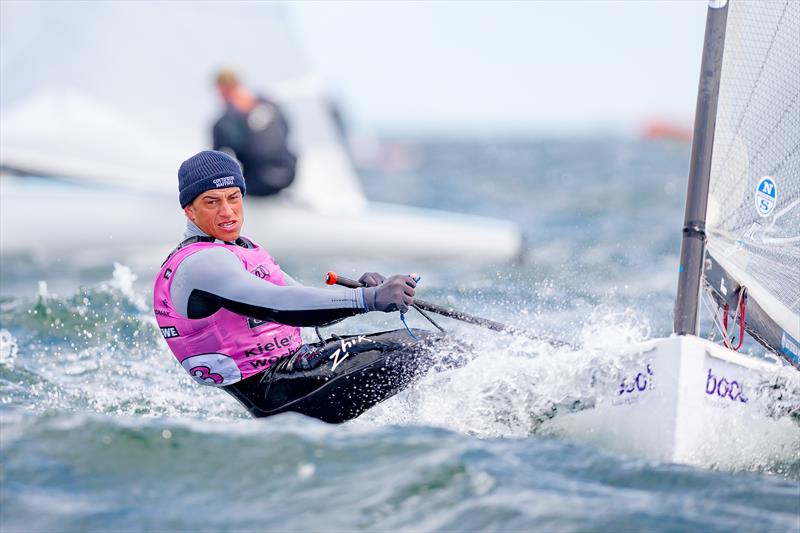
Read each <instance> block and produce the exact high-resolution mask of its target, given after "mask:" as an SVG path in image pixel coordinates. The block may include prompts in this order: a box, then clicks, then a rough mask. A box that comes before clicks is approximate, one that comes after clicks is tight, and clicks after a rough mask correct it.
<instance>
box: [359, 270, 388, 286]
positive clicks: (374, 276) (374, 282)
mask: <svg viewBox="0 0 800 533" xmlns="http://www.w3.org/2000/svg"><path fill="white" fill-rule="evenodd" d="M384 281H386V276H384V275H383V274H378V273H377V272H364V274H363V275H362V276H361V277H360V278H358V282H359V283H360V284H362V285H363V286H364V287H377V286H378V285H380V284H381V283H383V282H384Z"/></svg>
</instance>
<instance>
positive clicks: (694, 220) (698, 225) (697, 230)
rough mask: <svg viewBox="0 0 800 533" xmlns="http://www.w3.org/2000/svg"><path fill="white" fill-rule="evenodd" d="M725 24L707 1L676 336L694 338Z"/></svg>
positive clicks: (713, 1)
mask: <svg viewBox="0 0 800 533" xmlns="http://www.w3.org/2000/svg"><path fill="white" fill-rule="evenodd" d="M727 19H728V2H727V0H710V1H709V3H708V15H707V17H706V34H705V41H704V43H703V59H702V63H701V66H700V84H699V87H698V89H697V107H696V109H695V117H694V134H693V136H692V156H691V163H690V166H689V186H688V188H687V191H686V209H685V211H684V218H683V239H682V241H681V259H680V266H679V268H678V273H679V274H678V293H677V296H676V298H675V322H674V325H673V329H674V331H675V333H677V334H678V335H695V334H696V333H697V321H698V312H697V310H698V301H699V299H700V280H701V278H702V275H703V254H704V251H705V242H706V206H707V205H708V182H709V178H710V176H711V151H712V148H713V146H714V126H715V124H716V119H717V100H718V96H719V82H720V77H721V73H722V52H723V48H724V45H725V23H726V21H727Z"/></svg>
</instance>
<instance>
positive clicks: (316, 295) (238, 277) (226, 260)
mask: <svg viewBox="0 0 800 533" xmlns="http://www.w3.org/2000/svg"><path fill="white" fill-rule="evenodd" d="M170 292H171V296H172V301H173V305H174V306H175V310H176V311H178V313H180V314H182V315H183V316H186V317H188V318H205V317H207V316H210V315H212V314H214V313H216V312H217V311H218V310H219V309H221V308H225V309H228V310H229V311H232V312H234V313H237V314H240V315H244V316H248V317H252V318H256V319H259V320H266V321H269V322H277V323H280V324H286V325H289V326H300V327H303V326H321V325H325V324H329V323H331V322H334V321H337V320H340V319H342V318H346V317H349V316H353V315H357V314H360V313H363V312H365V308H364V299H363V292H362V290H361V289H344V288H330V289H316V288H310V287H303V286H279V285H275V284H273V283H269V282H267V281H264V280H262V279H260V278H258V277H256V276H255V275H253V274H251V273H249V272H247V271H246V270H245V268H244V265H243V264H242V262H241V261H240V260H239V258H238V257H236V255H234V254H233V253H232V252H231V251H230V250H226V249H225V248H208V249H205V250H201V251H199V252H197V253H194V254H192V255H190V256H188V257H187V258H186V259H184V260H183V261H182V262H181V264H180V266H179V267H178V268H177V269H176V271H175V272H174V273H173V280H172V286H171V289H170Z"/></svg>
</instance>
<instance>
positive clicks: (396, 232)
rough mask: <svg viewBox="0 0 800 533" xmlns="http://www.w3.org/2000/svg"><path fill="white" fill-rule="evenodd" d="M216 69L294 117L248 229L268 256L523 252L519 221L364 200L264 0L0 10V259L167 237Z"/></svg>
mask: <svg viewBox="0 0 800 533" xmlns="http://www.w3.org/2000/svg"><path fill="white" fill-rule="evenodd" d="M221 67H228V68H232V69H234V70H236V71H237V72H238V73H239V75H240V76H241V78H242V82H243V83H244V84H245V85H247V86H248V87H249V88H251V89H252V90H253V91H254V92H256V93H261V94H263V95H265V96H267V97H271V98H273V99H275V100H277V101H278V102H279V104H280V105H281V107H282V108H283V109H284V111H285V112H286V115H287V118H288V120H289V124H290V137H289V141H290V145H291V146H292V148H293V150H294V151H295V153H297V155H298V165H297V176H296V178H295V181H294V183H293V184H292V186H291V187H289V188H288V189H286V190H285V191H282V192H281V193H280V194H279V195H277V196H275V197H272V198H266V199H264V198H251V199H249V200H248V208H247V217H246V221H245V226H244V228H243V231H244V232H245V234H246V235H248V236H249V237H251V238H253V239H255V240H256V241H260V242H263V243H264V244H265V245H267V246H268V247H269V249H270V251H271V252H272V253H273V254H276V255H278V256H285V255H289V254H298V253H299V254H303V255H304V256H308V255H310V254H327V255H330V254H334V255H335V254H347V255H349V256H352V255H360V256H362V257H364V256H375V255H377V254H380V255H382V256H383V257H384V258H387V257H394V258H395V259H398V260H405V261H410V260H419V259H427V260H443V259H453V258H459V259H468V260H471V261H476V262H493V261H505V260H509V259H513V258H515V257H518V256H519V254H520V252H521V248H522V236H521V232H520V230H519V227H518V226H517V225H516V224H513V223H510V222H506V221H500V220H494V219H489V218H485V217H473V216H467V215H457V214H453V213H444V212H441V211H433V210H424V209H416V208H412V207H402V206H389V205H379V204H375V203H371V202H367V200H366V197H365V195H364V193H363V191H362V188H361V184H360V183H359V180H358V178H357V176H356V174H355V171H354V169H353V167H352V164H351V162H350V159H349V157H348V154H347V152H346V149H345V147H344V146H343V143H342V139H341V137H340V134H339V132H338V130H337V129H336V125H335V124H334V122H333V120H332V117H331V113H330V109H329V106H328V104H327V102H326V99H325V98H324V94H323V91H322V88H321V85H320V83H319V82H318V81H317V80H316V79H315V78H314V76H313V75H312V74H311V73H310V72H309V70H308V68H307V66H306V65H305V63H304V61H303V57H302V54H301V51H300V47H299V45H298V43H297V41H296V40H295V39H294V37H293V35H292V31H291V25H290V24H289V21H287V17H286V13H285V10H284V6H283V5H282V4H279V3H274V2H193V3H189V2H169V3H167V2H48V3H35V2H25V3H8V2H4V3H0V116H1V117H2V120H0V169H2V170H4V171H6V173H7V174H10V175H4V176H3V177H2V178H0V188H2V194H0V204H1V205H0V232H1V233H2V234H1V235H0V247H2V250H3V252H4V253H7V252H9V251H14V252H23V253H24V252H26V251H28V250H29V249H30V243H31V242H37V243H40V248H41V249H42V250H49V251H56V250H62V251H63V250H64V249H74V248H75V247H81V249H83V250H87V249H89V248H95V249H98V248H102V249H108V250H109V251H111V252H113V250H115V249H118V248H119V247H124V246H145V247H151V248H154V249H159V250H162V251H165V250H168V249H169V248H171V247H172V246H174V245H175V243H176V241H177V239H178V237H179V236H180V233H181V227H182V224H183V222H182V221H183V218H184V215H183V213H182V212H181V211H180V209H179V206H178V203H177V195H176V192H177V184H176V181H177V180H176V174H177V168H178V165H179V164H180V162H181V161H183V160H184V159H186V158H187V157H188V156H190V155H192V154H193V153H195V152H197V151H200V150H202V149H207V148H209V147H210V146H211V127H212V124H213V122H214V120H215V119H216V118H217V116H218V115H219V114H220V113H221V111H222V103H221V100H220V98H219V96H218V95H217V93H216V87H215V86H214V75H215V74H216V73H217V72H218V70H219V69H220V68H221ZM13 174H30V175H33V176H43V177H45V178H46V179H39V180H37V179H33V178H20V177H17V176H13ZM52 178H69V179H68V180H66V181H65V180H57V179H52ZM32 212H35V213H36V216H35V217H30V213H32ZM76 212H78V213H80V217H79V218H78V217H76V216H75V213H76ZM85 220H91V221H93V222H94V223H92V224H86V223H82V221H85ZM98 221H100V222H101V223H97V222H98ZM412 242H413V246H410V244H411V243H412ZM111 245H113V246H111ZM59 253H60V252H59ZM159 253H160V252H159Z"/></svg>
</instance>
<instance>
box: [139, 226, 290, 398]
mask: <svg viewBox="0 0 800 533" xmlns="http://www.w3.org/2000/svg"><path fill="white" fill-rule="evenodd" d="M215 246H223V247H225V248H227V249H228V250H230V251H231V252H233V253H234V254H236V256H237V257H238V258H239V259H240V260H241V261H242V263H243V264H244V268H245V269H247V271H248V272H250V273H251V274H252V275H254V276H257V277H259V278H261V279H262V280H263V281H264V283H274V284H275V285H281V286H285V285H286V281H285V280H284V278H283V273H282V272H281V268H280V267H279V266H278V264H277V263H276V262H275V260H274V259H273V258H272V257H271V256H270V255H269V254H268V253H267V252H266V251H264V249H263V248H261V247H260V246H257V245H256V246H255V248H244V247H242V246H236V245H229V244H224V243H221V242H219V241H215V242H196V243H193V244H190V245H188V246H184V247H183V248H180V249H179V250H178V251H176V252H175V253H173V254H172V255H171V256H170V257H169V258H167V261H166V262H165V263H164V264H163V265H162V266H161V270H160V271H159V272H158V276H157V277H156V281H155V287H154V288H153V297H154V300H153V307H154V309H155V313H156V322H158V325H159V327H160V328H161V334H162V335H163V336H164V338H165V339H166V340H167V344H168V345H169V348H170V350H172V353H173V354H175V357H176V358H177V359H178V362H179V363H180V364H181V366H183V368H184V369H185V370H186V371H187V372H189V375H191V376H192V377H193V378H194V379H195V381H198V382H200V383H202V384H204V385H212V386H222V385H230V384H231V383H236V382H237V381H239V380H242V379H245V378H247V377H250V376H252V375H253V374H258V373H260V372H263V371H264V370H266V369H267V368H269V367H270V366H271V365H273V364H274V363H276V362H277V361H279V360H280V359H282V358H283V357H286V356H287V355H290V354H292V353H294V352H295V350H297V349H298V348H299V347H300V345H301V344H302V340H301V338H300V328H295V327H291V326H284V325H282V324H276V323H274V322H264V321H262V320H257V319H254V318H249V317H246V316H243V315H239V314H236V313H234V312H232V311H228V310H227V309H220V310H219V311H217V312H216V313H214V314H213V315H211V316H209V317H207V318H199V319H189V318H186V317H183V316H181V315H179V314H178V312H177V311H175V306H174V305H173V304H172V297H171V295H170V287H171V285H172V273H173V272H175V270H176V269H177V268H178V267H179V266H180V264H181V262H182V261H183V260H184V259H186V258H187V257H188V256H190V255H192V254H194V253H197V252H199V251H200V250H204V249H206V248H211V247H215Z"/></svg>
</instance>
